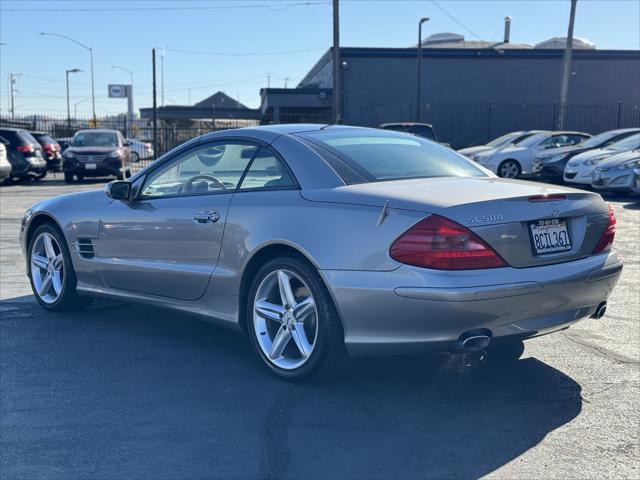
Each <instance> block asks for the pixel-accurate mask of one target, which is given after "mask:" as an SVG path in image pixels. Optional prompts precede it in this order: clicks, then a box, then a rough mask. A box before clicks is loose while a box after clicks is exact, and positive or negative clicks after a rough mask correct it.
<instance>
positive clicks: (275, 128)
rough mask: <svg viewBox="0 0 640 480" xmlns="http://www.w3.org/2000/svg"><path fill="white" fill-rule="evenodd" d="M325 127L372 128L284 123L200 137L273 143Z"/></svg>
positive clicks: (212, 133)
mask: <svg viewBox="0 0 640 480" xmlns="http://www.w3.org/2000/svg"><path fill="white" fill-rule="evenodd" d="M324 129H331V130H336V129H344V130H347V129H348V130H358V129H359V130H371V129H369V128H367V127H352V126H348V125H333V124H327V123H324V124H322V123H284V124H277V125H260V126H256V127H244V128H234V129H229V130H218V131H217V132H211V133H205V134H204V135H202V137H200V140H201V141H207V140H215V139H216V138H223V137H238V138H242V137H247V138H256V139H258V140H262V141H263V142H266V143H271V142H273V141H274V140H275V139H276V138H278V137H279V136H281V135H295V134H298V133H305V132H316V131H319V130H324Z"/></svg>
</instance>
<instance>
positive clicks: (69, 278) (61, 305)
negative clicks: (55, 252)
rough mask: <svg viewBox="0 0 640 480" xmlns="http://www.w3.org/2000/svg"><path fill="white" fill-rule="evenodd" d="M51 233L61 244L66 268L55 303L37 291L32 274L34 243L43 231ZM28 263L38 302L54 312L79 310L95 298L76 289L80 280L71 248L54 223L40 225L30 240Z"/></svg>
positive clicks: (30, 279)
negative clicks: (41, 296) (49, 301)
mask: <svg viewBox="0 0 640 480" xmlns="http://www.w3.org/2000/svg"><path fill="white" fill-rule="evenodd" d="M45 232H46V233H49V234H50V235H52V236H53V237H54V238H55V240H56V242H57V243H58V245H59V246H60V249H61V253H62V259H63V262H64V263H63V268H64V272H65V273H64V277H63V281H62V291H61V293H60V296H59V297H58V299H57V300H56V301H55V302H53V303H46V302H44V301H43V300H42V299H41V298H40V296H39V295H38V293H37V292H36V288H35V286H34V283H33V278H32V275H31V254H32V252H33V244H34V243H35V241H36V239H37V238H38V236H40V234H42V233H45ZM27 257H28V258H27V259H28V265H29V268H28V269H27V271H28V272H29V283H30V284H31V289H32V290H33V295H34V297H36V300H37V301H38V303H39V304H40V305H41V306H42V307H43V308H45V309H47V310H51V311H54V312H65V311H70V310H79V309H81V308H84V307H86V306H87V305H89V304H90V303H91V302H92V301H93V298H91V297H81V296H80V295H78V291H77V290H76V285H77V283H78V280H77V278H76V273H75V270H74V269H73V264H72V263H71V256H70V254H69V248H68V247H67V242H66V241H65V239H64V236H63V235H62V233H61V232H60V230H59V229H58V228H57V227H56V226H54V225H53V224H52V223H45V224H43V225H40V226H39V227H38V228H37V229H36V231H35V232H33V235H32V236H31V241H30V242H29V250H28V253H27Z"/></svg>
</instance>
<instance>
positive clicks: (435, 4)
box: [429, 0, 482, 40]
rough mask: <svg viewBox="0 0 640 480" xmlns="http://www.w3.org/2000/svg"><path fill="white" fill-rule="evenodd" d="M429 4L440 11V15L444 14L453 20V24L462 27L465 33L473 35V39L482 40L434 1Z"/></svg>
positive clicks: (431, 0)
mask: <svg viewBox="0 0 640 480" xmlns="http://www.w3.org/2000/svg"><path fill="white" fill-rule="evenodd" d="M429 1H430V2H431V4H432V5H433V6H434V7H436V8H437V9H438V10H440V11H441V12H442V13H444V14H445V15H446V16H447V17H449V18H450V19H451V20H453V21H454V22H455V23H457V24H458V26H460V27H462V28H463V29H465V30H466V31H467V32H469V33H470V34H471V35H473V36H474V37H476V38H477V39H478V40H482V38H480V36H478V34H476V32H474V31H473V30H471V29H470V28H469V27H467V26H466V25H465V24H464V23H462V22H461V21H460V20H458V19H457V18H456V17H454V16H453V15H452V14H451V13H449V12H448V11H447V10H446V9H445V8H444V7H442V6H441V5H439V4H438V2H436V1H435V0H429Z"/></svg>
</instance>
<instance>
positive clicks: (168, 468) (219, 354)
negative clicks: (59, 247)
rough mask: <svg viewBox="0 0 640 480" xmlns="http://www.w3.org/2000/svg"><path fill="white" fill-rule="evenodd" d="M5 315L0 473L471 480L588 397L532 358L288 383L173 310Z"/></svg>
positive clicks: (404, 367) (390, 363)
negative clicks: (464, 367) (511, 362)
mask: <svg viewBox="0 0 640 480" xmlns="http://www.w3.org/2000/svg"><path fill="white" fill-rule="evenodd" d="M0 312H1V313H2V319H1V320H0V333H1V336H0V339H1V340H0V342H1V344H0V347H1V349H0V362H1V363H0V366H1V368H2V376H1V377H0V387H1V389H0V410H1V412H0V413H1V416H0V417H1V425H0V427H1V430H2V436H1V439H0V440H1V449H0V452H1V453H0V465H2V470H3V472H4V474H5V475H7V477H6V478H13V477H21V478H22V477H24V478H32V479H35V478H48V479H49V478H172V479H177V478H184V479H187V478H188V479H192V478H314V479H315V478H317V479H329V478H335V479H346V478H360V479H361V478H367V479H389V478H402V479H410V478H447V479H448V478H477V477H481V476H483V475H486V474H488V473H491V472H493V471H495V470H496V469H498V468H499V467H501V466H503V465H505V464H506V463H508V462H511V461H513V460H514V459H516V458H518V456H520V455H521V454H523V453H524V452H526V451H527V450H529V449H530V448H532V447H534V446H535V445H537V444H538V443H539V442H540V441H541V440H542V439H543V438H544V437H545V436H546V435H548V434H549V433H551V432H553V431H554V430H555V429H557V428H559V427H561V426H562V425H565V424H566V423H568V422H570V421H571V420H572V419H574V418H576V416H577V415H578V414H579V413H580V411H581V407H582V398H581V387H580V385H578V384H577V383H576V382H575V381H574V380H572V379H571V378H569V377H568V376H566V375H564V374H563V373H561V372H559V371H558V370H556V369H554V368H553V367H551V366H549V365H547V364H545V363H544V362H542V361H540V360H537V359H535V358H524V359H522V360H520V361H519V362H517V363H516V364H515V365H512V366H510V367H506V366H496V367H489V366H487V367H485V368H482V369H477V370H476V369H473V370H461V369H460V368H458V366H457V364H456V363H455V362H454V361H450V360H448V357H411V358H377V359H356V360H354V361H353V362H352V365H351V366H350V368H349V369H348V371H346V372H345V373H344V374H343V375H341V376H340V377H337V378H334V379H331V380H329V379H327V380H322V381H316V382H309V383H304V384H292V383H288V382H285V381H282V380H279V379H277V378H274V377H273V376H272V375H271V374H270V373H269V372H268V371H267V369H266V368H264V367H263V366H262V365H261V364H260V361H259V360H258V359H257V357H256V356H255V355H254V354H253V352H252V350H251V347H250V345H249V342H248V340H247V338H245V337H244V336H242V335H238V334H236V333H233V332H230V331H227V330H225V329H222V328H219V327H215V326H212V325H210V324H207V323H204V322H201V321H199V320H197V319H193V318H190V317H187V316H183V315H180V314H176V313H173V312H166V311H162V310H157V309H153V308H147V307H139V306H126V305H119V304H109V303H98V304H97V305H96V306H94V307H92V308H90V309H88V310H86V311H84V312H80V313H67V314H50V313H48V312H44V311H43V310H42V309H40V308H39V307H38V306H37V304H36V303H35V301H34V300H33V298H32V297H20V298H17V299H11V300H6V301H3V302H0ZM525 356H526V353H525Z"/></svg>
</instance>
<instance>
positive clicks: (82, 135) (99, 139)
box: [71, 132, 118, 147]
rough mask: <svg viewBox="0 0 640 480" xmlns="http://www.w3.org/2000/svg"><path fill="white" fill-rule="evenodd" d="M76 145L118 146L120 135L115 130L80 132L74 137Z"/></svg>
mask: <svg viewBox="0 0 640 480" xmlns="http://www.w3.org/2000/svg"><path fill="white" fill-rule="evenodd" d="M71 145H72V146H74V147H117V146H118V135H117V134H116V133H115V132H78V133H76V135H75V136H74V137H73V141H72V142H71Z"/></svg>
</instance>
